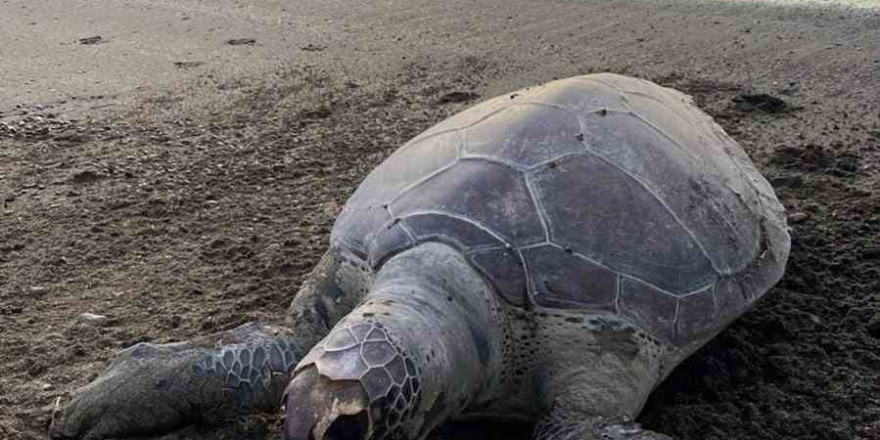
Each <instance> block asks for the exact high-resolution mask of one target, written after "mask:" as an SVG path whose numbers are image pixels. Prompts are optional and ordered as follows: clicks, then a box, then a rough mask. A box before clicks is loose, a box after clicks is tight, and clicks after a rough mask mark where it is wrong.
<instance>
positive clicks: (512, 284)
mask: <svg viewBox="0 0 880 440" xmlns="http://www.w3.org/2000/svg"><path fill="white" fill-rule="evenodd" d="M471 262H472V263H473V264H474V266H476V267H477V269H479V270H480V271H482V272H483V274H484V275H485V276H486V278H488V279H489V281H490V282H491V283H492V285H494V286H495V289H496V291H497V292H498V294H500V295H501V296H502V297H503V298H504V299H505V300H507V302H508V303H510V304H513V305H515V306H524V305H525V304H526V303H527V300H526V296H527V295H528V291H527V290H528V288H527V285H526V274H525V266H524V264H523V262H522V260H520V258H519V256H518V255H517V254H516V251H514V250H512V249H496V250H492V251H486V252H481V253H477V254H473V255H471Z"/></svg>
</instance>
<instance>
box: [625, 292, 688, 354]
mask: <svg viewBox="0 0 880 440" xmlns="http://www.w3.org/2000/svg"><path fill="white" fill-rule="evenodd" d="M677 302H678V298H676V297H674V296H671V295H669V294H666V293H664V292H661V291H659V290H657V289H656V288H655V287H652V286H649V285H647V284H645V283H642V282H640V281H635V280H632V279H626V278H624V279H623V280H621V283H620V298H619V299H618V306H619V308H620V313H621V314H622V315H624V316H626V317H629V318H630V319H632V320H633V321H635V322H637V323H639V324H640V325H641V326H642V327H645V329H646V330H648V331H649V332H651V333H652V334H653V335H657V336H660V337H663V338H664V339H666V340H667V341H671V340H672V338H673V335H674V329H673V326H674V324H675V314H676V308H677Z"/></svg>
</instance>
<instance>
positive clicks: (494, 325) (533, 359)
mask: <svg viewBox="0 0 880 440" xmlns="http://www.w3.org/2000/svg"><path fill="white" fill-rule="evenodd" d="M789 247H790V240H789V236H788V231H787V227H786V223H785V217H784V211H783V207H782V205H781V204H780V203H779V201H778V200H777V198H776V196H775V194H774V193H773V190H772V189H771V187H770V185H769V184H768V183H767V181H766V180H765V179H764V178H763V177H762V176H761V175H760V174H759V173H758V171H757V170H756V169H755V167H754V165H753V164H752V162H751V161H750V160H749V159H748V157H747V156H746V154H745V153H744V152H743V150H742V149H741V148H740V147H739V146H738V145H737V144H736V142H734V141H733V140H732V139H731V138H730V137H728V136H727V135H726V134H725V133H724V132H723V130H722V129H721V128H720V127H719V126H718V125H717V124H715V123H714V122H713V121H712V119H711V118H710V117H709V116H707V115H706V114H705V113H703V112H702V111H700V110H699V109H698V108H697V107H696V106H695V105H694V104H693V103H692V102H691V99H690V98H689V97H688V96H686V95H684V94H682V93H680V92H678V91H675V90H672V89H668V88H663V87H660V86H658V85H656V84H653V83H650V82H647V81H644V80H639V79H634V78H629V77H624V76H619V75H613V74H595V75H586V76H579V77H575V78H569V79H564V80H558V81H554V82H550V83H548V84H545V85H543V86H539V87H535V88H530V89H525V90H521V91H518V92H516V93H511V94H507V95H504V96H500V97H497V98H494V99H491V100H488V101H486V102H483V103H481V104H479V105H476V106H474V107H472V108H470V109H468V110H466V111H464V112H462V113H459V114H457V115H454V116H452V117H450V118H449V119H447V120H445V121H443V122H440V123H439V124H437V125H436V126H434V127H432V128H430V129H429V130H427V131H425V132H424V133H422V134H421V135H419V136H418V137H416V138H415V139H413V140H412V141H410V142H408V143H407V144H406V145H404V146H403V147H401V148H400V149H399V150H397V151H396V152H395V153H394V154H392V155H391V156H390V157H389V158H388V159H387V160H386V161H385V162H383V163H382V164H381V165H379V166H378V167H377V168H376V169H375V170H374V171H373V172H372V173H371V174H370V175H369V176H368V177H367V178H366V180H364V182H363V183H362V184H361V185H360V187H359V188H358V189H357V191H356V192H355V193H354V195H353V196H352V197H351V198H350V199H349V200H348V202H347V203H346V205H345V207H344V209H343V210H342V213H341V214H340V216H339V218H338V219H337V221H336V224H335V226H334V228H333V231H332V233H331V236H330V246H329V250H328V251H327V252H326V254H325V255H324V257H323V258H322V259H321V261H320V263H319V264H318V265H317V267H316V268H315V269H314V270H313V272H312V273H311V275H310V276H309V278H308V279H307V281H306V282H305V283H304V285H303V286H302V287H301V289H300V291H299V293H298V294H297V296H296V297H295V299H294V300H293V303H292V305H291V307H290V310H289V313H288V318H289V319H288V321H287V323H286V326H285V327H280V326H269V325H264V324H259V323H252V324H248V325H245V326H242V327H239V328H236V329H233V330H229V331H226V332H222V333H218V334H214V335H211V336H206V337H203V338H198V339H195V340H192V341H188V342H182V343H175V344H166V345H154V344H147V343H141V344H138V345H135V346H133V347H131V348H129V349H127V350H125V351H124V352H122V353H121V354H120V355H119V357H118V358H117V359H116V360H115V361H114V362H113V363H112V364H111V366H110V368H109V370H108V371H107V372H105V373H104V375H102V376H101V377H99V378H98V379H97V380H96V381H94V382H93V383H91V384H90V385H88V386H87V387H85V388H84V389H82V390H80V391H79V392H78V393H77V394H76V395H75V397H74V398H73V399H72V401H71V402H70V403H69V404H67V405H66V406H65V407H64V408H63V409H59V410H58V411H57V412H56V413H55V414H54V416H53V421H52V425H51V428H50V436H51V438H53V439H67V438H75V439H98V438H105V437H126V436H134V435H145V434H150V433H159V432H163V431H169V430H172V429H175V428H177V427H179V426H181V425H183V424H186V423H188V422H190V421H193V420H197V419H199V418H201V417H204V416H205V415H206V414H225V413H227V412H233V411H247V410H260V409H262V410H267V409H268V410H271V409H275V408H277V407H278V406H279V405H282V406H283V407H284V408H285V409H284V411H285V412H286V414H287V417H286V419H285V423H284V431H283V436H284V438H285V439H288V440H311V439H315V440H341V439H346V440H358V439H374V440H379V439H387V440H391V439H399V440H415V439H422V438H425V437H426V436H427V435H428V433H429V432H430V431H431V430H432V429H433V428H434V427H436V426H437V425H438V424H440V423H441V422H443V421H444V420H448V419H450V418H457V417H460V416H485V417H508V418H519V419H525V420H534V421H537V425H536V428H535V439H537V440H597V439H600V438H602V439H623V438H626V439H666V438H668V437H666V436H664V435H662V434H658V433H654V432H652V431H649V430H646V429H642V428H641V427H639V426H638V425H637V424H634V423H632V420H633V419H634V418H635V417H636V416H637V415H638V413H639V411H640V409H641V407H642V405H643V404H644V402H645V400H646V399H647V397H648V394H649V393H650V392H651V390H652V389H653V388H654V387H655V386H656V385H657V384H658V383H659V382H660V381H662V380H663V378H664V377H666V376H667V375H668V374H669V372H670V371H671V370H672V369H673V368H674V367H675V366H676V365H677V364H678V363H679V362H681V360H682V359H684V358H685V357H686V356H688V355H689V354H690V353H692V352H693V351H694V350H696V349H697V348H698V347H700V346H701V345H703V344H704V343H705V342H706V341H708V340H709V339H710V338H712V337H713V336H714V335H715V334H717V333H718V332H719V331H720V330H721V329H723V328H724V327H725V326H726V325H727V324H729V323H730V322H731V321H732V320H733V319H735V318H736V317H738V316H739V315H741V314H742V313H743V312H745V311H746V310H747V309H748V308H749V307H750V306H751V305H752V304H753V303H754V302H755V300H757V299H758V298H760V297H761V296H762V295H764V294H765V293H766V292H767V290H768V289H769V288H770V287H772V286H773V285H774V284H775V283H776V282H777V281H778V280H779V279H780V277H781V276H782V273H783V271H784V267H785V263H786V261H787V259H788V253H789Z"/></svg>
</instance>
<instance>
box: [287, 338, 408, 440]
mask: <svg viewBox="0 0 880 440" xmlns="http://www.w3.org/2000/svg"><path fill="white" fill-rule="evenodd" d="M398 347H399V346H398V345H397V344H395V343H394V342H392V341H391V339H390V338H389V333H388V331H387V329H386V328H385V327H383V326H382V324H378V323H361V324H357V325H354V326H341V327H337V328H336V329H334V330H333V331H332V332H331V333H330V334H329V335H328V336H327V338H325V339H324V340H323V341H322V342H321V343H320V344H318V345H317V346H316V347H315V348H313V349H312V351H311V352H310V353H309V354H308V355H307V356H306V357H305V358H304V359H303V360H302V362H300V364H299V365H298V366H297V368H296V370H295V372H294V375H293V379H292V380H291V381H290V384H289V385H288V387H287V390H286V391H285V393H284V397H283V403H284V407H285V412H286V414H287V418H286V419H285V422H284V438H285V440H368V439H375V440H378V439H383V438H397V437H404V438H411V437H413V436H414V435H415V434H417V433H418V432H420V430H421V429H422V427H423V426H422V425H423V423H422V422H421V419H420V418H418V417H414V416H415V415H416V413H417V411H415V408H416V407H417V406H418V399H417V397H418V393H417V391H418V389H419V383H418V377H417V374H416V368H415V364H414V363H413V362H412V361H410V360H408V359H407V357H406V356H405V355H404V354H403V353H402V350H401V349H400V348H398Z"/></svg>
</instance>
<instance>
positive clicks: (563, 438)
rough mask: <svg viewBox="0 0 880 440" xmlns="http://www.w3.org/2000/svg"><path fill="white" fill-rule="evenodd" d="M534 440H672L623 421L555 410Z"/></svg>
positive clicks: (549, 414)
mask: <svg viewBox="0 0 880 440" xmlns="http://www.w3.org/2000/svg"><path fill="white" fill-rule="evenodd" d="M533 440H673V438H672V437H669V436H668V435H665V434H660V433H657V432H654V431H651V430H648V429H644V428H642V427H641V425H639V424H638V423H632V422H629V421H627V420H625V419H621V420H617V421H613V420H609V419H608V418H605V417H599V416H591V415H589V414H581V413H575V412H570V411H565V410H561V409H556V408H554V409H553V410H551V411H550V412H549V413H548V414H547V415H546V416H544V417H543V418H542V419H541V420H540V421H539V422H538V424H537V425H536V426H535V434H534V436H533Z"/></svg>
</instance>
